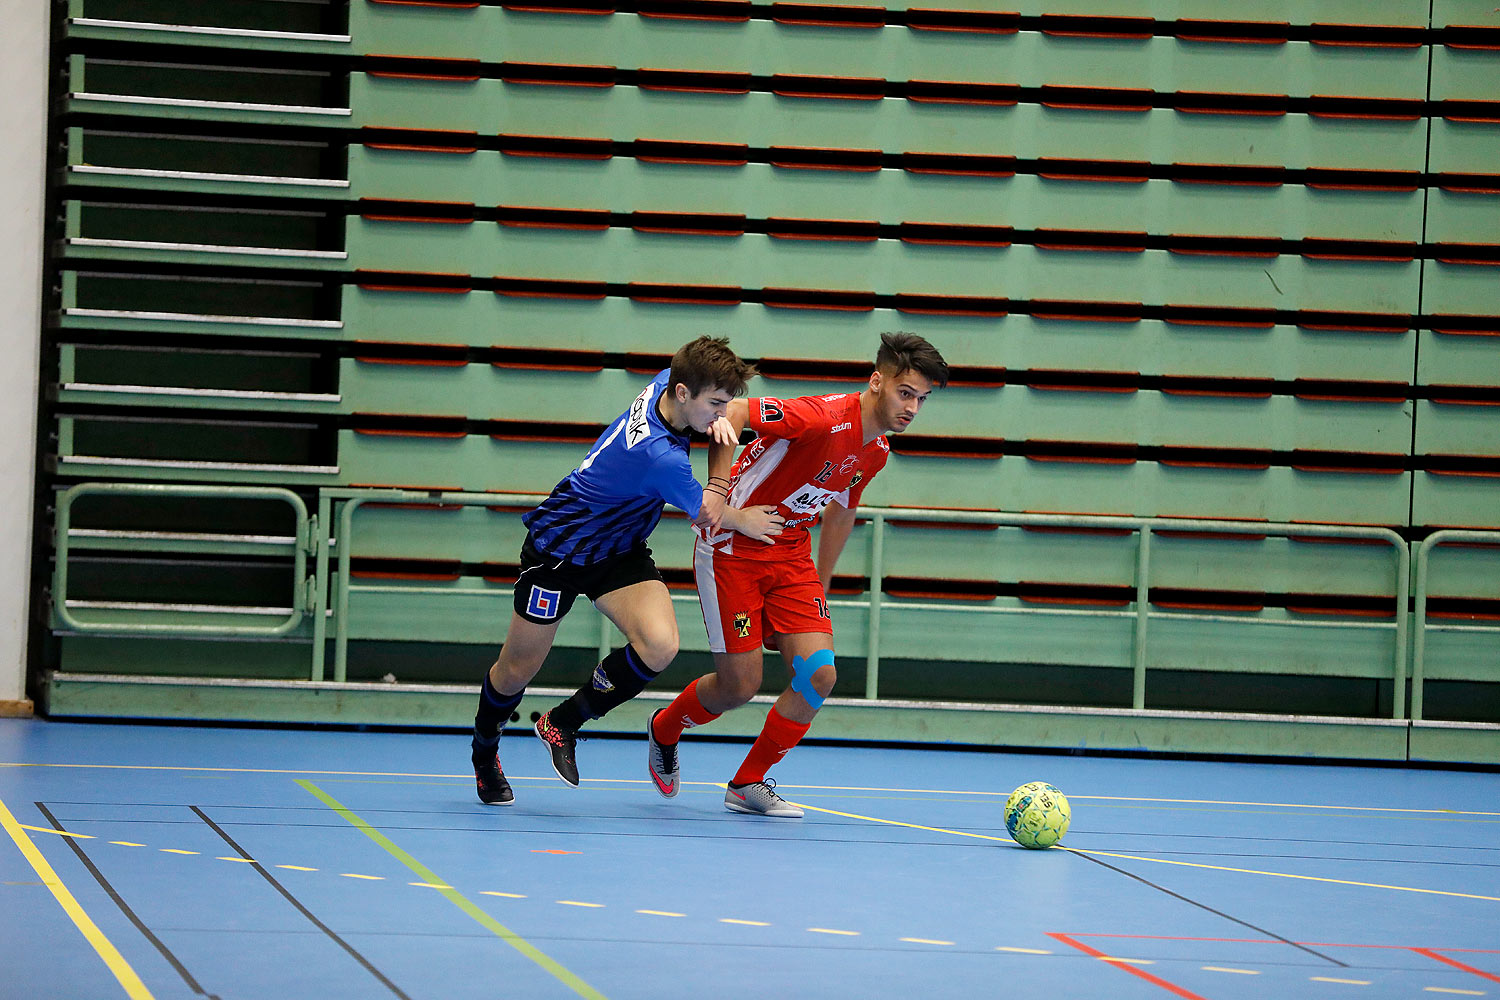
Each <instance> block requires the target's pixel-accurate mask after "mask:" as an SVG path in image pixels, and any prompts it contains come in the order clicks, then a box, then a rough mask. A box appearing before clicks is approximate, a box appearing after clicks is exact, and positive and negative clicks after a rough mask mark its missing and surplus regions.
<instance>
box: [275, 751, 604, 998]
mask: <svg viewBox="0 0 1500 1000" xmlns="http://www.w3.org/2000/svg"><path fill="white" fill-rule="evenodd" d="M297 784H299V785H301V786H302V787H303V788H305V789H306V790H307V791H308V792H309V793H311V794H312V795H313V796H314V797H316V798H317V799H318V800H319V801H320V802H322V803H323V804H324V805H326V806H327V807H328V808H330V809H332V810H333V811H334V812H336V813H338V814H339V815H340V816H342V817H343V818H344V820H345V821H347V822H348V823H349V824H350V825H351V826H353V827H354V828H355V829H357V830H359V831H360V832H361V833H363V834H364V835H365V836H366V837H369V838H370V839H371V840H373V841H374V842H375V843H376V844H378V845H379V846H380V847H381V848H382V849H384V850H385V852H386V853H387V854H389V855H391V857H393V858H395V859H396V860H397V861H399V862H401V863H402V864H403V865H405V866H406V867H407V868H408V869H410V870H411V871H412V872H414V873H416V875H417V877H418V878H420V879H422V880H423V881H424V882H431V883H433V884H435V885H443V886H446V885H447V884H448V883H447V880H446V879H443V878H440V877H439V876H437V875H435V874H433V873H432V872H431V871H430V870H429V869H428V868H427V866H426V865H424V864H422V863H421V862H420V861H418V860H417V859H416V858H414V857H412V856H411V855H410V854H407V853H406V852H405V851H403V850H402V849H401V848H399V847H397V846H396V845H395V844H394V843H392V842H391V840H390V838H389V837H387V836H386V835H385V834H383V833H381V832H380V831H379V830H377V829H375V828H374V827H373V826H371V825H370V824H369V823H366V822H365V821H364V820H363V819H361V818H360V817H359V816H356V815H355V814H354V813H353V812H351V811H350V810H349V808H348V807H347V806H345V805H344V804H343V803H341V802H339V801H338V800H337V799H335V798H333V796H331V795H329V794H328V793H327V792H325V791H323V789H321V788H319V787H318V786H317V785H314V784H313V783H312V782H311V781H308V780H306V779H304V778H298V779H297ZM437 891H438V892H440V893H442V895H443V896H445V897H446V898H447V900H448V902H450V903H452V904H453V905H454V906H456V907H458V908H459V909H460V910H462V911H463V912H464V913H466V914H467V915H468V916H469V917H470V919H472V920H473V921H474V922H475V923H477V924H479V925H480V926H481V927H483V928H484V929H485V930H487V931H489V932H490V933H491V934H494V935H495V936H496V937H498V938H499V939H500V940H502V941H504V942H505V943H506V944H508V945H510V946H511V947H512V948H514V949H516V951H519V952H520V953H521V954H522V955H525V956H526V957H527V958H529V959H531V960H532V961H533V962H535V963H536V964H537V965H540V966H541V967H542V968H543V969H546V970H547V971H548V972H550V973H551V974H552V975H553V976H555V977H556V978H557V979H558V981H560V982H561V983H562V984H563V985H565V986H567V987H568V988H569V989H571V990H572V991H573V992H574V993H577V994H578V995H579V996H581V997H586V998H588V1000H606V998H605V996H604V994H602V993H600V992H599V991H598V990H596V989H594V988H593V987H592V986H590V985H589V984H588V983H586V982H584V981H583V980H582V979H581V978H579V977H578V976H577V975H575V974H574V973H572V972H569V971H568V970H567V969H565V968H564V967H563V966H562V965H561V964H560V963H558V961H557V960H556V959H554V958H552V957H551V956H550V955H547V954H546V953H544V952H543V951H542V950H541V949H540V948H538V947H537V946H536V945H534V944H532V943H531V942H530V941H527V940H526V939H525V938H523V937H521V936H520V935H519V934H517V933H516V932H515V931H513V930H511V929H510V928H509V927H506V926H505V925H504V924H502V923H500V922H499V921H498V920H496V919H495V918H494V917H492V916H490V915H489V914H488V913H486V912H484V910H482V909H480V908H479V906H478V905H477V904H476V903H474V902H473V901H472V900H470V899H468V898H467V897H466V896H464V895H463V894H462V893H460V892H459V891H458V890H457V889H448V888H444V889H438V890H437Z"/></svg>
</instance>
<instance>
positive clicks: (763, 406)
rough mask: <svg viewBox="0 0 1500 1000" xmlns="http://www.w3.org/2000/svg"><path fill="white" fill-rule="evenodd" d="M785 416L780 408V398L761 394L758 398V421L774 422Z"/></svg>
mask: <svg viewBox="0 0 1500 1000" xmlns="http://www.w3.org/2000/svg"><path fill="white" fill-rule="evenodd" d="M785 416H786V413H785V412H784V411H783V410H782V408H781V400H779V399H772V398H771V397H770V396H762V397H761V400H760V422H761V423H763V424H774V423H775V422H776V421H778V420H780V419H782V418H783V417H785Z"/></svg>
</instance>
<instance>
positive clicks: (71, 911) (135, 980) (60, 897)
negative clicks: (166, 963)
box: [0, 801, 155, 1000]
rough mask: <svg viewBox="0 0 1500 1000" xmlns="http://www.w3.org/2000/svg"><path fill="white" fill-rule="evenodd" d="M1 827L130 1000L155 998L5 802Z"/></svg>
mask: <svg viewBox="0 0 1500 1000" xmlns="http://www.w3.org/2000/svg"><path fill="white" fill-rule="evenodd" d="M0 826H3V827H5V832H6V833H8V834H10V836H11V839H12V840H14V841H15V842H16V846H17V847H19V848H20V849H21V853H22V854H23V855H24V856H25V858H26V860H27V861H28V862H30V863H31V867H32V868H33V869H34V870H35V871H36V873H37V875H39V876H40V877H41V879H42V884H43V885H45V886H46V887H47V888H48V889H49V890H51V892H52V895H53V896H54V897H55V898H56V899H57V902H58V905H60V906H61V907H62V908H63V912H64V913H66V914H67V915H68V916H69V917H70V918H71V919H72V921H73V924H74V925H75V926H76V927H77V928H78V930H79V932H80V933H82V934H83V936H84V938H85V939H87V941H88V943H89V944H91V945H93V946H94V951H96V952H98V953H99V957H100V958H101V959H103V960H104V964H105V965H106V966H108V968H109V971H110V972H112V973H114V977H115V978H116V979H118V980H119V981H120V985H121V986H122V987H124V989H125V995H126V996H128V997H130V998H131V1000H155V998H154V997H153V996H152V994H151V991H150V990H148V989H146V984H145V983H143V982H141V977H140V976H138V975H136V972H135V969H133V968H131V967H130V963H129V962H127V961H125V956H124V955H121V954H120V951H119V949H118V948H116V947H115V946H114V945H113V944H112V943H111V942H110V940H109V938H107V937H105V936H104V932H103V931H101V930H100V929H99V925H98V924H96V923H94V921H93V920H92V919H90V917H89V915H88V914H87V913H85V912H84V909H83V907H82V906H80V905H79V904H78V900H77V899H75V898H74V897H73V894H72V893H71V892H69V891H68V887H67V886H65V885H63V883H62V879H60V878H58V877H57V872H56V871H54V870H53V868H52V866H51V865H50V864H48V862H47V859H46V858H45V857H43V856H42V852H41V851H39V850H37V846H36V845H35V844H33V843H32V842H31V838H30V837H28V836H27V835H26V831H25V829H23V828H22V826H21V824H20V823H17V822H16V818H15V817H14V816H12V815H11V812H10V810H9V809H7V808H6V807H5V803H4V802H3V801H0Z"/></svg>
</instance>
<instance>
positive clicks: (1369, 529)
mask: <svg viewBox="0 0 1500 1000" xmlns="http://www.w3.org/2000/svg"><path fill="white" fill-rule="evenodd" d="M320 497H321V503H322V504H329V503H331V502H332V501H340V502H341V503H342V509H341V511H340V513H339V517H338V533H337V536H336V538H337V560H338V562H337V569H336V571H335V572H334V573H333V574H332V576H331V580H332V584H333V586H332V595H331V599H332V601H333V604H334V615H333V623H334V680H335V681H336V682H337V681H342V680H344V679H345V678H346V677H347V670H348V643H349V626H348V617H349V614H348V613H349V595H350V589H351V587H350V559H351V553H352V549H353V546H352V545H351V544H350V539H351V537H352V531H353V523H354V522H353V518H354V513H355V511H357V510H358V509H359V508H360V507H361V506H362V505H363V504H365V503H369V502H385V503H405V504H439V503H440V504H445V505H449V504H457V505H462V506H525V507H530V506H532V505H534V504H535V503H536V502H537V497H536V496H535V495H534V494H507V493H465V492H445V491H440V490H431V491H428V490H402V489H384V488H381V489H357V488H332V489H324V490H322V491H320ZM320 512H322V508H321V507H320ZM857 515H858V516H859V517H861V518H864V519H866V520H868V521H869V522H870V524H871V527H872V529H873V530H872V533H871V539H870V580H871V586H870V589H869V592H868V597H867V599H866V601H865V604H866V607H867V609H868V621H867V625H866V655H867V661H866V663H867V665H866V674H865V698H866V699H868V700H872V701H873V700H878V698H879V683H880V679H879V672H880V630H881V624H882V621H881V617H882V603H883V602H882V598H881V586H880V581H881V580H882V579H883V561H884V542H885V528H886V523H887V520H888V519H889V520H902V521H912V520H921V521H927V522H940V523H951V524H985V525H1002V526H1010V527H1039V528H1077V529H1094V530H1098V529H1115V530H1122V529H1123V530H1127V531H1132V532H1135V533H1136V535H1137V537H1138V540H1139V541H1138V548H1137V555H1136V579H1135V585H1136V594H1135V601H1134V604H1135V610H1134V612H1133V614H1134V617H1135V629H1134V641H1133V648H1132V662H1131V667H1132V671H1133V683H1132V697H1131V701H1132V707H1133V708H1135V709H1144V708H1145V690H1146V669H1147V664H1148V656H1147V652H1148V647H1147V637H1148V634H1149V631H1148V623H1149V621H1150V619H1151V618H1153V617H1158V618H1160V617H1164V616H1163V614H1162V613H1160V612H1158V613H1155V614H1153V613H1152V611H1151V602H1150V600H1149V579H1150V554H1151V536H1152V533H1153V532H1154V531H1157V530H1163V531H1172V532H1187V533H1202V534H1214V535H1224V534H1242V535H1255V536H1263V535H1277V536H1286V537H1290V536H1299V537H1306V536H1313V537H1322V538H1339V539H1368V540H1373V541H1379V542H1384V543H1386V544H1388V545H1390V546H1391V547H1392V548H1393V549H1394V550H1395V553H1396V566H1395V579H1394V583H1395V598H1396V601H1395V605H1396V607H1395V623H1394V629H1395V636H1394V642H1393V650H1392V656H1391V663H1392V666H1391V680H1392V685H1393V694H1392V718H1395V719H1402V718H1405V715H1406V673H1407V672H1406V662H1407V631H1408V608H1407V604H1408V594H1409V583H1410V569H1411V553H1410V551H1409V549H1408V548H1407V544H1406V541H1405V539H1403V538H1402V537H1401V536H1400V535H1399V534H1397V533H1396V532H1395V531H1393V530H1391V529H1390V528H1385V527H1378V526H1362V525H1343V524H1295V523H1289V522H1274V521H1221V520H1212V519H1205V518H1159V517H1158V518H1151V517H1129V516H1118V515H1095V514H1025V513H1009V512H1004V511H976V510H942V509H932V508H916V507H910V508H909V507H902V508H891V507H860V508H859V509H858V511H857ZM322 523H328V524H331V523H332V521H331V519H329V518H327V517H326V516H325V517H324V518H323V522H322ZM318 542H319V548H320V556H319V558H320V566H322V565H326V563H324V562H323V560H326V558H327V545H328V539H326V538H322V537H320V538H319V539H318ZM320 599H321V595H320ZM840 603H841V604H844V605H848V604H849V603H851V602H848V601H842V602H840ZM852 603H856V604H857V603H859V602H852ZM1070 613H1073V614H1078V615H1100V614H1109V615H1112V616H1115V617H1119V616H1120V615H1121V613H1120V612H1118V611H1107V612H1106V611H1090V610H1084V609H1080V610H1077V611H1074V612H1070ZM316 614H317V616H318V618H317V620H318V621H319V622H321V621H322V612H321V609H319V610H318V611H317V612H316ZM1303 624H1304V626H1315V625H1317V624H1319V623H1318V622H1306V623H1303ZM1361 627H1367V628H1385V627H1388V626H1386V625H1385V624H1384V623H1372V624H1369V625H1363V626H1361ZM321 653H322V643H321V642H315V648H314V658H315V663H314V669H313V674H312V676H313V679H314V680H320V679H322V662H321Z"/></svg>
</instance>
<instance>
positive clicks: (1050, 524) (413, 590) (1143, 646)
mask: <svg viewBox="0 0 1500 1000" xmlns="http://www.w3.org/2000/svg"><path fill="white" fill-rule="evenodd" d="M94 495H115V496H143V497H153V496H154V497H188V498H199V499H221V500H229V499H235V500H276V501H280V502H283V503H286V504H288V505H289V506H290V507H291V508H292V510H293V513H294V515H295V519H296V525H295V531H294V535H293V537H292V538H290V539H288V540H286V541H285V542H284V543H283V542H280V541H275V542H274V543H268V542H265V541H264V540H262V541H261V542H258V543H257V544H270V545H271V547H272V548H273V549H275V548H281V549H285V550H289V551H290V552H291V554H292V557H293V566H292V578H293V579H292V589H293V597H292V600H291V602H290V604H291V610H290V612H289V613H288V614H287V615H286V616H285V617H284V618H283V619H282V620H280V621H278V622H275V623H268V624H259V625H246V624H236V623H231V622H225V621H214V622H201V621H200V622H196V623H195V622H188V621H181V622H145V621H134V622H133V621H119V620H115V621H100V620H88V619H87V618H80V617H79V616H78V615H77V614H75V613H74V611H73V610H72V609H71V608H70V607H69V600H68V597H67V593H68V576H69V555H70V553H71V550H72V546H71V545H70V538H71V536H72V535H73V534H82V533H81V532H77V531H75V529H72V514H73V506H74V504H75V502H76V501H77V500H79V499H80V498H82V497H86V496H94ZM536 500H537V497H536V496H535V495H534V494H520V493H515V494H513V493H461V492H436V491H422V490H399V489H377V488H363V489H362V488H331V489H322V490H320V491H319V498H318V512H317V514H316V516H312V517H310V516H309V515H308V513H307V509H306V506H305V504H304V503H303V501H302V499H301V498H300V497H299V496H298V495H297V494H296V493H294V492H292V491H291V490H287V489H282V488H280V487H270V486H266V487H256V486H197V485H178V484H160V483H81V484H78V485H76V486H73V487H71V488H69V489H67V490H65V491H64V492H62V493H61V494H59V496H58V499H57V507H56V517H55V529H54V531H55V534H54V540H55V554H56V559H55V566H54V569H53V575H52V605H53V614H54V615H55V618H56V621H57V622H59V623H60V624H61V626H63V627H65V628H67V629H71V630H73V631H76V632H81V633H90V634H113V635H156V636H194V637H205V636H223V637H225V638H278V637H287V636H290V635H291V633H293V632H294V631H296V630H297V628H298V626H299V625H301V624H302V621H303V618H304V616H307V615H310V616H311V618H312V623H311V624H312V628H311V632H312V650H311V664H310V669H309V672H308V676H309V679H311V680H314V681H321V680H323V679H324V674H325V667H326V664H325V657H326V653H325V650H326V646H327V640H328V638H329V635H328V629H329V626H330V623H331V625H332V629H333V635H332V640H333V643H332V645H333V659H334V664H333V671H332V672H333V678H332V679H333V680H334V681H335V682H344V681H346V680H347V677H348V658H349V640H350V638H351V629H350V598H351V594H352V593H353V592H355V591H356V590H365V589H372V588H361V587H356V586H355V585H354V584H353V583H352V573H351V565H350V564H351V555H352V551H353V548H354V546H353V542H352V539H353V537H354V533H355V524H356V518H355V515H356V513H357V512H358V511H359V510H360V509H361V507H363V506H364V505H366V504H369V503H385V504H391V503H396V504H430V505H439V504H440V505H444V506H452V505H460V506H489V507H530V506H532V505H533V504H535V503H536ZM335 504H337V505H338V509H337V531H336V532H333V533H330V532H329V531H327V530H326V528H324V527H323V526H331V525H333V524H334V519H333V516H332V515H333V514H334V512H335ZM858 514H859V516H860V517H861V518H864V519H866V520H867V521H868V522H869V524H870V527H871V532H870V539H869V576H870V580H871V581H872V583H871V587H870V589H869V591H868V592H867V593H866V594H865V595H864V597H863V598H856V599H848V598H845V599H840V600H837V601H835V602H833V603H834V604H835V605H837V606H840V607H843V608H846V609H853V610H854V611H855V612H856V613H859V612H863V613H864V615H865V650H866V673H865V690H864V696H865V698H866V699H870V700H878V698H879V694H880V661H881V653H882V649H881V647H882V637H881V632H882V628H883V626H884V625H885V624H886V613H887V612H886V609H887V606H888V602H887V600H886V598H885V597H884V595H883V594H882V590H881V586H880V581H882V580H883V579H884V571H885V545H886V533H887V528H888V526H889V524H890V522H892V521H900V522H908V523H909V522H912V521H921V522H927V523H939V524H971V525H997V526H1009V527H1023V528H1025V527H1036V528H1054V529H1085V530H1100V529H1104V530H1114V531H1129V532H1133V533H1134V534H1135V535H1136V543H1135V544H1136V552H1135V572H1134V575H1135V581H1134V582H1135V597H1134V601H1133V602H1132V604H1133V606H1132V607H1131V608H1130V609H1102V608H1082V607H1080V608H1066V609H1064V608H1049V609H1047V610H1046V611H1045V612H1041V611H1035V610H1030V609H1022V608H985V609H975V613H981V612H984V613H1005V614H1018V615H1039V614H1046V615H1060V616H1071V617H1080V618H1088V617H1109V618H1115V619H1121V618H1130V619H1133V624H1132V635H1131V654H1130V662H1129V664H1128V666H1129V667H1130V669H1131V671H1132V685H1131V706H1132V708H1135V709H1142V708H1144V707H1145V696H1146V678H1147V669H1148V666H1149V663H1150V639H1151V635H1152V628H1151V626H1152V623H1153V622H1158V621H1163V620H1190V621H1195V622H1216V621H1217V622H1224V623H1233V624H1235V625H1236V626H1286V625H1295V626H1296V627H1298V628H1325V629H1338V628H1344V629H1364V630H1390V631H1392V632H1393V633H1394V634H1393V636H1392V643H1391V654H1390V670H1389V674H1388V676H1389V679H1390V681H1391V683H1392V711H1391V714H1392V717H1393V718H1395V719H1402V718H1407V717H1409V718H1411V719H1412V720H1415V721H1420V720H1421V719H1422V716H1423V684H1424V681H1425V676H1426V666H1427V663H1426V655H1427V638H1428V633H1429V632H1430V631H1432V630H1437V631H1442V632H1479V633H1487V634H1488V633H1495V634H1500V626H1487V625H1464V624H1453V623H1443V624H1438V625H1434V624H1432V623H1430V622H1429V621H1428V617H1427V602H1428V587H1429V581H1430V576H1431V567H1430V560H1431V555H1432V552H1433V550H1434V549H1435V548H1436V547H1437V546H1439V545H1443V544H1477V545H1494V546H1497V547H1500V531H1476V530H1443V531H1438V532H1435V533H1433V534H1432V535H1429V536H1428V537H1427V538H1426V539H1425V540H1424V541H1423V542H1422V543H1421V544H1420V545H1419V546H1416V551H1415V555H1413V553H1412V551H1411V550H1410V549H1409V547H1408V545H1407V543H1406V542H1405V540H1404V539H1402V537H1401V536H1400V535H1398V534H1397V533H1396V532H1395V531H1392V530H1391V529H1389V528H1381V527H1363V526H1353V525H1322V524H1291V523H1278V522H1253V521H1221V520H1212V519H1188V518H1183V519H1179V518H1143V517H1118V516H1101V515H1081V514H1080V515H1072V514H1019V513H1017V514H1012V513H1003V512H987V511H953V510H935V509H920V508H900V509H895V508H884V507H861V508H859V511H858ZM1158 531H1170V532H1173V533H1188V534H1193V533H1198V534H1203V535H1220V536H1222V535H1226V534H1227V535H1244V536H1254V537H1260V536H1268V535H1269V536H1278V537H1293V536H1303V537H1309V536H1310V537H1321V538H1342V539H1361V540H1369V541H1375V542H1381V543H1384V544H1385V545H1387V546H1389V547H1390V548H1391V549H1392V550H1394V553H1395V560H1394V565H1393V572H1392V578H1391V579H1392V583H1393V586H1394V595H1395V614H1394V618H1393V620H1391V621H1373V622H1372V621H1367V620H1366V621H1342V620H1333V619H1312V620H1299V621H1295V622H1289V621H1287V620H1285V619H1272V618H1255V617H1251V616H1248V615H1245V614H1213V613H1209V612H1196V611H1195V612H1192V613H1182V612H1171V611H1163V610H1158V609H1155V608H1153V606H1152V603H1151V600H1150V587H1149V581H1150V578H1151V557H1152V537H1153V533H1155V532H1158ZM173 537H174V538H176V537H177V536H175V535H174V536H173ZM181 537H182V538H186V539H190V540H191V539H194V538H197V537H198V536H196V535H190V534H185V535H182V536H181ZM203 537H204V538H209V537H210V536H203ZM231 537H233V536H219V535H215V536H212V538H215V539H218V538H231ZM89 542H90V545H91V547H97V546H98V544H99V542H98V540H97V539H94V538H92V537H90V539H89ZM205 544H208V543H205ZM208 547H209V548H213V546H212V545H209V546H208ZM309 555H311V556H312V557H313V559H314V561H315V562H314V568H313V572H312V574H311V575H309V574H308V572H307V569H308V567H307V560H308V556H309ZM335 560H336V564H335V565H334V566H332V567H331V566H330V563H332V562H334V561H335ZM330 569H332V572H330ZM400 592H401V593H407V594H410V595H411V596H413V597H438V596H453V595H470V596H473V595H483V596H485V597H496V598H504V597H507V596H508V595H509V592H508V591H507V590H504V589H501V588H495V587H486V588H483V589H475V588H467V589H466V588H433V587H402V588H400ZM1413 598H1414V606H1413V607H1412V610H1411V611H1410V612H1408V604H1409V602H1410V601H1411V600H1412V599H1413ZM73 604H74V605H75V606H76V605H77V602H76V601H75V602H73ZM898 606H899V607H900V608H901V609H902V611H903V612H905V611H911V610H918V609H922V608H926V607H928V606H927V605H916V604H913V603H910V602H902V603H901V604H900V605H898ZM175 607H176V606H175V605H174V606H164V608H163V610H172V609H173V608H175ZM184 607H186V606H184ZM946 609H947V608H946V606H945V610H946ZM195 610H201V609H195ZM211 610H215V611H218V612H222V613H232V612H234V610H235V609H234V608H232V607H228V608H214V609H211ZM250 610H251V609H246V613H250ZM1413 619H1414V621H1413ZM613 641H614V636H613V632H612V627H611V626H610V624H609V622H608V620H607V619H604V618H603V616H600V622H599V635H598V649H599V652H600V655H601V656H602V655H604V654H605V653H607V652H608V650H609V648H610V646H611V644H612V642H613ZM1408 659H1409V662H1410V670H1409V671H1408ZM1122 665H1123V664H1122ZM1408 676H1409V677H1410V682H1411V696H1410V705H1409V715H1408V703H1407V702H1408V698H1407V680H1408Z"/></svg>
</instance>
